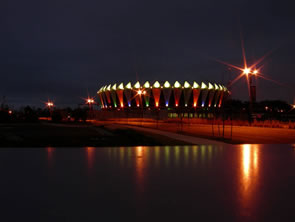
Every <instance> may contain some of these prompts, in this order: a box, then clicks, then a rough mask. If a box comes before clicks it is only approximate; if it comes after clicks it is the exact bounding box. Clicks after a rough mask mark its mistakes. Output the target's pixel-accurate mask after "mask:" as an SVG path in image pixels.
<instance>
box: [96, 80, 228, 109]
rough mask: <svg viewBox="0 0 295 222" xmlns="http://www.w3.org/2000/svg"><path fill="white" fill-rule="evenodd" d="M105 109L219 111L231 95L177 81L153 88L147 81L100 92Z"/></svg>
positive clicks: (220, 89)
mask: <svg viewBox="0 0 295 222" xmlns="http://www.w3.org/2000/svg"><path fill="white" fill-rule="evenodd" d="M97 93H98V98H99V104H100V106H101V108H102V109H121V110H126V109H127V110H128V109H133V108H134V109H136V108H140V109H142V108H145V109H153V108H161V109H178V108H186V109H189V108H203V107H204V108H209V107H212V108H213V107H215V108H219V107H221V105H222V102H223V100H224V98H225V97H226V96H227V95H228V94H229V91H228V90H227V88H226V87H225V86H223V85H220V84H215V83H214V84H211V83H208V84H207V85H206V84H205V83H203V82H202V83H201V84H200V85H199V84H198V83H196V82H195V81H194V82H192V83H189V82H187V81H185V82H184V83H183V84H182V85H181V84H180V83H179V82H178V81H176V82H175V83H174V84H173V85H171V84H170V83H169V82H168V81H166V82H163V83H160V82H158V81H156V82H154V83H153V85H152V84H151V83H149V82H148V81H146V82H145V83H144V84H143V85H141V84H140V83H139V82H136V83H135V84H134V85H132V84H131V82H129V83H127V84H126V85H124V84H123V83H121V84H118V85H117V84H114V85H111V84H110V85H107V86H103V87H101V88H100V90H99V91H98V92H97Z"/></svg>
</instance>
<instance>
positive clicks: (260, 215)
mask: <svg viewBox="0 0 295 222" xmlns="http://www.w3.org/2000/svg"><path fill="white" fill-rule="evenodd" d="M0 175H1V183H0V196H1V199H0V202H1V221H83V222H84V221H85V222H86V221H161V222H162V221H294V220H295V204H294V199H295V148H294V147H292V146H291V145H235V146H232V145H227V146H224V147H222V146H218V147H216V146H210V145H209V146H176V147H133V148H128V147H125V148H123V147H122V148H77V149H69V148H67V149H62V148H58V149H55V148H39V149H37V148H33V149H29V148H22V149H17V148H16V149H13V148H7V149H0Z"/></svg>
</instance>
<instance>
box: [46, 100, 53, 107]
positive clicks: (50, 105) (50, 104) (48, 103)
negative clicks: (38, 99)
mask: <svg viewBox="0 0 295 222" xmlns="http://www.w3.org/2000/svg"><path fill="white" fill-rule="evenodd" d="M46 106H47V107H48V108H51V107H53V106H54V104H53V102H50V101H48V102H47V103H46Z"/></svg>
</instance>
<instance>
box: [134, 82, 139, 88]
mask: <svg viewBox="0 0 295 222" xmlns="http://www.w3.org/2000/svg"><path fill="white" fill-rule="evenodd" d="M134 88H135V89H139V88H140V83H139V82H138V81H137V82H136V83H135V85H134Z"/></svg>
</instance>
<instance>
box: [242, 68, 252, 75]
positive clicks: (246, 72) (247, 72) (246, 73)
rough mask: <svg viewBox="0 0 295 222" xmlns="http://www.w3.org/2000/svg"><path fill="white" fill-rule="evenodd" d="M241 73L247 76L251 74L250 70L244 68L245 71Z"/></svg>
mask: <svg viewBox="0 0 295 222" xmlns="http://www.w3.org/2000/svg"><path fill="white" fill-rule="evenodd" d="M243 73H244V74H245V75H249V74H250V73H251V69H250V68H245V69H244V70H243Z"/></svg>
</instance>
